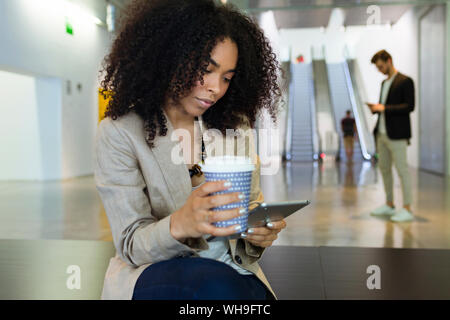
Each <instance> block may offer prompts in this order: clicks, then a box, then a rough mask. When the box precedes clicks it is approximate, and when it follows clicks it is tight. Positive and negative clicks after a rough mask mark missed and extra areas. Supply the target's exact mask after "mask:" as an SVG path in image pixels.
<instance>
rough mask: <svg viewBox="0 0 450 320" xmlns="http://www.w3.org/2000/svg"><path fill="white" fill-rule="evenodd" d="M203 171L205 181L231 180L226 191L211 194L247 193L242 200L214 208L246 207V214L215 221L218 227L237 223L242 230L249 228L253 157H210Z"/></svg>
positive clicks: (206, 160) (253, 167)
mask: <svg viewBox="0 0 450 320" xmlns="http://www.w3.org/2000/svg"><path fill="white" fill-rule="evenodd" d="M201 168H202V171H203V173H204V175H205V181H206V182H209V181H221V180H226V181H230V182H231V187H230V188H228V189H227V190H225V191H219V192H214V193H212V194H211V195H216V194H225V193H232V192H240V193H242V194H244V195H245V198H244V199H242V201H240V202H233V203H229V204H227V205H224V206H220V207H216V208H213V209H212V210H214V211H218V210H230V209H235V208H244V209H245V210H246V212H247V213H246V214H243V215H241V216H239V217H237V218H234V219H230V220H225V221H219V222H215V223H213V224H214V225H215V226H216V227H219V228H225V227H229V226H232V225H235V224H239V225H240V226H241V230H240V231H238V232H242V231H245V230H247V221H248V204H249V201H250V189H251V184H252V172H253V170H254V169H255V166H254V165H253V164H252V162H251V159H250V158H248V157H242V156H220V157H208V158H206V159H205V163H204V164H202V165H201Z"/></svg>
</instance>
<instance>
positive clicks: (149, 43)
mask: <svg viewBox="0 0 450 320" xmlns="http://www.w3.org/2000/svg"><path fill="white" fill-rule="evenodd" d="M119 25H120V27H119V29H118V33H117V37H116V38H115V40H114V42H113V45H112V48H111V51H110V53H109V54H108V55H107V56H106V57H105V59H104V61H103V64H102V67H103V69H102V70H101V71H100V72H101V73H102V74H103V73H104V74H105V77H104V78H103V80H102V82H101V87H102V89H101V93H102V94H103V96H104V97H105V98H106V97H107V96H108V92H109V93H110V94H109V97H110V98H111V99H110V101H109V104H108V106H107V109H106V113H105V117H110V118H111V119H113V120H116V119H117V118H119V117H121V116H123V115H125V114H127V113H129V112H131V111H132V110H134V112H136V114H137V115H138V116H139V117H140V118H142V119H143V121H144V128H145V130H146V133H147V134H146V141H147V143H148V145H149V146H150V148H152V147H153V140H154V138H155V136H156V133H157V131H158V134H159V135H160V136H165V135H166V133H167V127H166V123H167V119H166V118H165V116H164V113H163V107H164V104H165V103H166V99H167V98H171V99H173V100H174V101H179V99H181V98H183V97H184V96H185V95H187V94H189V92H190V91H191V89H192V88H193V86H194V85H195V82H196V81H198V80H200V81H202V79H203V76H204V74H205V71H206V68H207V66H208V65H209V61H210V57H211V56H210V54H211V52H212V50H213V49H214V47H215V46H216V44H217V43H218V42H219V41H222V40H224V39H225V38H229V39H231V41H233V42H234V43H236V45H237V47H238V63H237V67H236V73H235V76H234V77H233V79H232V80H231V83H230V86H229V88H228V90H227V92H226V94H225V95H224V96H223V97H222V98H221V99H220V100H219V101H217V102H216V104H215V105H214V106H213V107H211V108H209V109H208V110H207V111H206V112H205V113H204V114H203V115H202V118H203V121H204V123H205V125H206V127H207V128H208V129H209V128H215V129H218V130H220V131H221V132H222V133H223V134H225V130H226V129H227V128H231V129H237V128H238V127H239V126H240V125H241V124H243V123H244V122H245V120H244V119H247V125H250V127H251V128H254V124H255V121H256V117H257V115H258V112H259V111H260V110H261V109H262V108H265V109H267V110H268V112H269V114H270V116H271V118H272V120H273V122H276V117H277V113H278V101H279V98H280V97H281V89H280V88H279V85H278V74H279V73H278V72H279V71H280V66H279V65H278V62H277V60H276V56H275V54H274V53H273V51H272V48H271V46H270V43H269V40H268V39H267V38H266V37H265V36H264V34H263V31H262V30H261V29H260V28H259V27H258V25H257V24H256V23H255V22H254V21H253V20H252V19H251V18H250V17H248V16H246V15H244V14H242V13H241V12H239V10H238V9H237V8H236V7H234V6H233V5H231V4H226V5H223V4H220V3H218V2H215V1H213V0H135V1H132V2H131V3H130V4H129V5H128V6H127V7H126V8H125V9H124V12H123V14H122V16H121V17H120V20H119Z"/></svg>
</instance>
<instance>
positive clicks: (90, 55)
mask: <svg viewBox="0 0 450 320" xmlns="http://www.w3.org/2000/svg"><path fill="white" fill-rule="evenodd" d="M54 1H59V0H1V1H0V70H4V71H9V72H15V73H22V74H23V73H25V74H28V75H29V76H33V77H36V78H38V79H40V80H35V81H37V82H38V83H39V82H41V81H43V80H42V79H45V78H47V79H49V78H53V80H52V81H56V82H58V81H59V82H60V86H59V87H60V90H59V91H58V92H56V91H53V94H54V96H53V98H52V99H56V98H57V97H60V100H61V111H60V115H61V116H60V117H59V119H58V120H54V121H59V124H60V126H61V127H62V130H61V133H60V139H61V151H60V166H59V168H60V169H59V174H58V175H57V176H54V175H52V176H53V178H55V179H61V178H62V179H64V178H71V177H75V176H81V175H88V174H92V173H93V167H92V159H91V158H92V154H93V147H94V136H95V130H96V125H97V113H98V110H97V88H98V86H99V81H98V70H99V68H100V63H101V60H102V59H103V57H104V56H105V54H106V53H107V52H108V49H109V46H110V43H111V37H112V35H111V34H109V33H108V32H107V30H106V29H105V28H103V27H99V26H97V25H95V24H93V23H77V21H76V20H75V21H73V27H74V35H73V36H71V35H68V34H67V33H66V30H65V16H64V14H63V13H61V12H58V11H57V10H54V6H53V5H54ZM80 3H82V4H84V5H87V6H91V7H92V8H95V10H94V11H97V12H96V15H97V16H99V17H103V16H104V13H103V12H101V10H102V7H100V6H99V1H98V0H83V1H81V2H80ZM102 3H103V2H102ZM72 20H74V19H72ZM56 79H57V80H56ZM68 81H70V83H71V94H68V92H67V82H68ZM26 82H27V83H28V84H29V86H28V87H27V88H28V90H31V88H32V85H31V82H32V80H30V79H28V80H26ZM78 83H79V84H81V85H82V90H81V91H78V90H77V88H76V86H77V84H78ZM38 88H41V87H39V86H38ZM16 89H17V88H16V87H15V86H14V85H13V84H12V83H11V84H7V87H6V90H11V91H12V90H16ZM42 90H44V89H42ZM23 92H24V93H26V94H27V95H29V97H28V98H29V99H27V100H26V101H27V102H26V103H27V104H28V106H23V108H24V110H33V108H37V107H39V109H38V110H36V112H37V114H38V115H40V114H41V112H43V109H42V108H41V104H37V102H35V104H34V105H33V104H32V103H33V102H32V95H31V93H30V92H29V91H23ZM22 94H23V93H22ZM38 95H39V94H38ZM43 96H46V95H45V94H44V95H43ZM0 101H2V97H0ZM10 116H11V117H13V116H14V114H11V115H10ZM34 119H35V120H36V118H34ZM48 121H50V120H48ZM52 121H53V120H52ZM41 134H43V133H42V132H41ZM43 151H44V152H45V149H43ZM55 157H56V156H55ZM55 159H56V160H57V158H55ZM45 176H46V175H44V179H45ZM14 178H20V177H19V176H17V177H12V179H14Z"/></svg>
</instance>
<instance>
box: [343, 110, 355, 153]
mask: <svg viewBox="0 0 450 320" xmlns="http://www.w3.org/2000/svg"><path fill="white" fill-rule="evenodd" d="M341 128H342V132H343V134H344V147H345V154H346V155H347V161H349V162H351V161H352V160H353V146H354V144H355V141H354V136H355V132H356V122H355V119H354V118H352V112H351V111H350V110H347V112H346V117H345V118H344V119H342V121H341Z"/></svg>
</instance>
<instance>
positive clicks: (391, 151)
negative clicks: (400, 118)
mask: <svg viewBox="0 0 450 320" xmlns="http://www.w3.org/2000/svg"><path fill="white" fill-rule="evenodd" d="M406 148H407V140H406V139H404V140H392V139H389V137H388V136H387V135H386V134H380V133H379V134H378V135H377V151H378V156H379V159H378V166H379V168H380V171H381V175H382V177H383V183H384V191H385V192H386V200H387V201H388V202H394V179H393V175H392V164H394V166H395V168H396V169H397V173H398V176H399V178H400V183H401V186H402V194H403V205H404V206H406V205H411V201H412V195H411V177H410V175H409V170H408V162H407V160H406Z"/></svg>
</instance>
